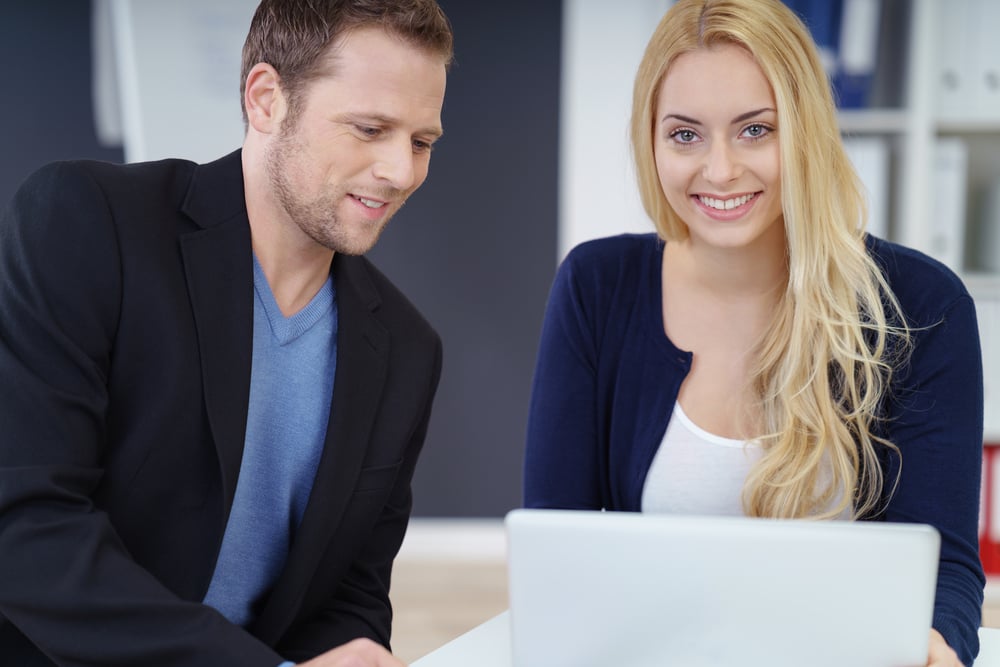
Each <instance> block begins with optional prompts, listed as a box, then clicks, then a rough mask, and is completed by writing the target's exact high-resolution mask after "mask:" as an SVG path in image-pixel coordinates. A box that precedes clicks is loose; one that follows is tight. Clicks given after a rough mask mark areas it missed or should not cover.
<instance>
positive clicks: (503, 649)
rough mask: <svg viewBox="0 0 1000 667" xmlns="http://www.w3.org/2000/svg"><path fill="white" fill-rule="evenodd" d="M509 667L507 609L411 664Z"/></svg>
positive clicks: (993, 637) (988, 659) (987, 661)
mask: <svg viewBox="0 0 1000 667" xmlns="http://www.w3.org/2000/svg"><path fill="white" fill-rule="evenodd" d="M979 641H980V649H979V657H978V658H977V659H976V665H975V667H1000V629H994V628H980V629H979ZM468 665H476V666H477V667H510V621H509V618H508V616H507V612H504V613H502V614H500V615H498V616H495V617H493V618H491V619H490V620H488V621H486V622H485V623H483V624H482V625H480V626H478V627H475V628H473V629H472V630H470V631H469V632H467V633H465V634H464V635H462V636H461V637H458V638H457V639H455V640H453V641H450V642H448V643H447V644H445V645H444V646H442V647H441V648H439V649H437V650H436V651H434V652H432V653H429V654H428V655H426V656H424V657H423V658H421V659H420V660H417V661H416V662H414V663H413V664H412V665H411V667H468Z"/></svg>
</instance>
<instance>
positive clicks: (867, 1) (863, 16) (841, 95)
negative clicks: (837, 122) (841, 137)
mask: <svg viewBox="0 0 1000 667" xmlns="http://www.w3.org/2000/svg"><path fill="white" fill-rule="evenodd" d="M881 18H882V0H843V11H842V15H841V20H840V40H839V45H840V48H839V52H838V56H839V57H838V59H837V73H836V76H835V77H834V88H835V89H836V91H837V98H838V106H840V107H841V108H843V109H857V108H864V107H867V106H869V98H870V95H871V89H872V82H873V81H874V79H875V68H876V65H877V64H878V63H877V60H878V51H879V49H878V38H879V28H880V21H881Z"/></svg>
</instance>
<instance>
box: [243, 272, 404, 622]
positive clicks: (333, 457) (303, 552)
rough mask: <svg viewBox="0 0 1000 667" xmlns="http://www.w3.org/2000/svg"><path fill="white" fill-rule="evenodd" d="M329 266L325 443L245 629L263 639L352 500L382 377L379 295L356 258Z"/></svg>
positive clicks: (304, 582)
mask: <svg viewBox="0 0 1000 667" xmlns="http://www.w3.org/2000/svg"><path fill="white" fill-rule="evenodd" d="M333 267H334V268H333V272H334V278H335V280H336V286H337V309H338V320H339V322H338V326H339V331H338V335H337V376H336V379H335V381H334V389H333V401H332V405H331V412H330V417H329V425H328V427H327V433H326V442H325V444H324V449H323V455H322V457H321V459H320V463H319V468H318V470H317V471H316V478H315V481H314V482H313V487H312V493H311V495H310V497H309V503H308V505H307V506H306V510H305V514H304V515H303V517H302V524H301V525H300V526H299V528H298V530H297V532H296V533H295V538H294V540H293V543H292V547H291V551H290V553H289V555H288V561H287V564H286V566H285V569H284V571H283V572H282V574H281V576H280V577H279V579H278V581H277V582H276V584H275V587H274V589H273V592H272V594H271V596H270V598H269V599H268V602H267V604H266V605H265V607H264V609H263V610H262V613H261V614H260V616H259V617H258V618H257V621H256V622H255V623H254V624H253V627H252V630H253V633H254V634H256V635H257V636H258V637H260V638H261V639H262V640H264V641H277V640H278V638H280V636H281V634H282V633H283V632H284V631H285V629H286V628H287V627H288V625H289V624H290V623H291V622H292V620H293V618H294V614H295V611H296V610H297V609H298V607H299V606H300V605H301V603H302V599H303V598H304V596H305V594H306V591H307V589H308V585H309V582H310V580H311V579H312V576H313V573H314V572H315V571H316V569H317V567H319V563H320V559H321V557H322V556H323V553H324V552H325V551H326V549H327V547H328V545H329V543H330V541H331V539H332V538H333V535H334V533H335V532H336V530H337V526H338V524H339V522H340V517H341V516H342V515H343V514H344V512H345V510H346V508H347V506H348V503H349V502H350V500H351V496H352V495H353V493H354V487H355V484H356V482H357V478H358V475H359V473H360V471H361V468H362V464H363V462H364V459H365V456H366V454H367V452H368V449H369V446H370V436H371V430H372V426H373V424H374V423H375V417H376V415H377V413H378V408H379V405H380V403H381V396H382V389H383V386H384V384H385V379H386V372H387V367H388V356H389V334H388V332H387V331H386V329H385V327H384V326H383V325H382V324H381V323H380V322H379V321H378V320H377V319H376V318H375V316H374V314H373V311H374V310H375V309H376V308H377V307H378V304H379V296H378V293H377V291H376V290H375V288H374V286H373V285H372V284H371V282H370V280H369V278H368V275H367V272H366V271H365V269H364V265H363V263H362V261H361V260H359V259H357V258H354V257H346V256H342V255H339V254H338V255H336V256H335V257H334V263H333Z"/></svg>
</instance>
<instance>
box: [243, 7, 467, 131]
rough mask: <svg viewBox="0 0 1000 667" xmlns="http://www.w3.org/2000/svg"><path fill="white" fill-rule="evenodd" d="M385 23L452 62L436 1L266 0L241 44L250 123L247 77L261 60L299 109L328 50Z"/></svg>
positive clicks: (388, 28) (402, 36)
mask: <svg viewBox="0 0 1000 667" xmlns="http://www.w3.org/2000/svg"><path fill="white" fill-rule="evenodd" d="M369 26H375V27H381V28H383V29H384V30H386V31H387V32H388V33H390V34H393V35H395V36H398V37H399V38H400V39H402V40H404V41H406V42H408V43H410V44H412V45H413V46H415V47H418V48H421V49H424V50H426V51H428V52H430V53H434V54H437V55H440V56H441V58H442V59H443V60H444V62H445V64H446V65H448V64H450V63H451V60H452V57H453V42H452V39H453V38H452V31H451V24H450V23H449V21H448V18H447V17H446V16H445V14H444V12H443V11H442V10H441V8H440V7H439V6H438V4H437V2H436V1H435V0H263V2H261V3H260V5H259V6H258V7H257V11H256V12H255V13H254V16H253V20H252V21H251V22H250V32H249V33H248V34H247V39H246V42H245V43H244V44H243V66H242V70H241V73H240V104H241V106H242V107H243V120H244V122H246V120H247V114H246V104H245V102H244V94H245V92H246V81H247V75H248V74H249V73H250V70H251V69H252V68H253V66H254V65H256V64H257V63H267V64H269V65H271V66H272V67H274V69H275V70H276V71H277V72H278V76H280V77H281V87H282V90H283V91H284V93H285V95H286V97H287V98H288V102H289V115H290V116H291V117H295V116H296V115H297V112H298V111H299V105H300V100H301V93H302V89H303V88H304V87H305V86H306V85H307V84H308V83H309V82H310V81H312V80H313V79H315V78H317V77H319V76H321V75H322V74H325V73H326V72H327V70H326V65H328V64H329V63H328V61H327V58H326V56H327V52H328V49H329V47H330V45H331V44H333V43H334V42H335V41H336V40H338V39H339V38H341V37H342V36H344V35H345V34H347V33H348V32H350V31H351V30H355V29H357V28H362V27H369Z"/></svg>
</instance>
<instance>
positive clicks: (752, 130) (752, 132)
mask: <svg viewBox="0 0 1000 667" xmlns="http://www.w3.org/2000/svg"><path fill="white" fill-rule="evenodd" d="M770 131H771V128H769V127H768V126H767V125H761V124H759V123H755V124H753V125H748V126H747V128H746V129H745V130H743V133H744V134H746V135H747V136H748V137H750V138H751V139H761V138H763V137H766V136H767V135H768V133H770Z"/></svg>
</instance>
